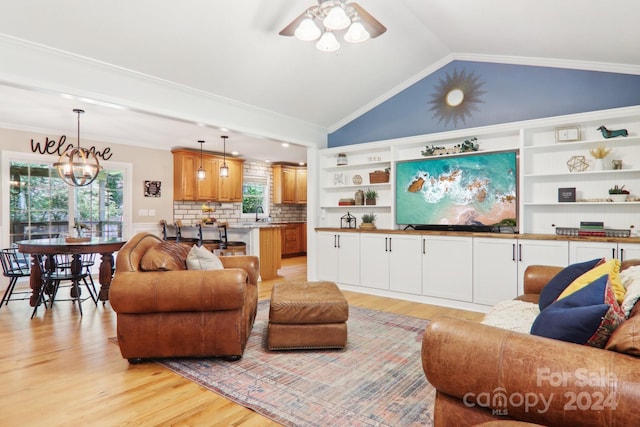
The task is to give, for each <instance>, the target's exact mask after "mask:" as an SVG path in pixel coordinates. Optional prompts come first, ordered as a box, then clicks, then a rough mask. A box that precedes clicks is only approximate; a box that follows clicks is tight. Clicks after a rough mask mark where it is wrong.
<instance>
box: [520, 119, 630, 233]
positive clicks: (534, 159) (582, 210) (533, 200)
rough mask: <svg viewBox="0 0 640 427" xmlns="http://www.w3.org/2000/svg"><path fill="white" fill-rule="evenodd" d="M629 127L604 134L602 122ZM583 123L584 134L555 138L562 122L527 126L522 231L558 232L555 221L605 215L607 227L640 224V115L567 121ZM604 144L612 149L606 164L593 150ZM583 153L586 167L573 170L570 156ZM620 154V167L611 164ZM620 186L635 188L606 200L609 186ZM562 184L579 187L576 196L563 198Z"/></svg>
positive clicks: (573, 223) (575, 223) (563, 223)
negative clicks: (620, 133) (621, 198)
mask: <svg viewBox="0 0 640 427" xmlns="http://www.w3.org/2000/svg"><path fill="white" fill-rule="evenodd" d="M603 124H604V125H605V126H606V127H607V128H609V129H623V128H624V129H628V130H629V136H628V137H617V138H609V139H606V138H604V137H603V136H602V134H601V132H600V131H599V130H598V127H600V126H601V125H603ZM564 126H570V127H576V128H578V129H580V136H581V140H579V141H572V142H556V129H557V128H561V127H563V125H560V126H541V127H534V128H527V129H524V130H523V138H522V158H521V169H522V170H521V173H522V180H521V183H522V186H521V189H520V190H521V191H520V195H521V201H522V203H521V212H520V219H521V225H522V228H521V232H523V233H542V234H554V233H555V228H556V227H572V228H577V227H579V226H580V221H603V222H604V224H605V227H607V228H615V229H632V230H635V228H636V227H638V226H640V223H639V222H638V219H639V217H638V210H639V208H640V198H639V197H640V115H638V114H635V115H627V116H624V117H611V116H608V117H607V116H606V115H605V116H604V117H603V118H595V119H590V120H588V121H582V122H580V121H578V122H572V123H566V124H565V125H564ZM597 147H606V148H608V149H609V150H610V153H609V155H608V156H607V157H606V158H605V159H604V161H603V166H604V168H603V169H597V168H596V166H597V165H596V163H597V160H596V159H594V158H593V157H592V156H591V154H590V150H592V149H595V148H597ZM575 156H582V157H584V162H585V164H586V169H585V170H582V171H580V170H576V169H574V170H570V168H569V165H568V161H569V160H570V159H571V158H572V157H575ZM614 159H616V160H622V169H613V166H612V160H614ZM614 185H619V186H622V185H624V186H625V188H627V189H629V190H630V191H631V194H630V197H629V199H630V200H629V201H626V202H613V201H610V200H608V196H609V188H611V187H613V186H614ZM560 188H575V191H576V202H559V201H558V191H559V189H560Z"/></svg>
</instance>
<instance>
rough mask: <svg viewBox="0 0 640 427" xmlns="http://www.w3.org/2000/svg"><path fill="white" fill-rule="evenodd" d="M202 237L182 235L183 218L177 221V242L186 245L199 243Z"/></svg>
mask: <svg viewBox="0 0 640 427" xmlns="http://www.w3.org/2000/svg"><path fill="white" fill-rule="evenodd" d="M199 242H200V239H199V238H197V237H182V220H180V219H179V220H177V221H176V243H181V244H183V245H185V246H189V247H191V246H193V245H197V244H198V243H199Z"/></svg>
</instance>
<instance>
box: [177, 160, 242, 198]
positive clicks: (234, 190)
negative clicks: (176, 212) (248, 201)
mask: <svg viewBox="0 0 640 427" xmlns="http://www.w3.org/2000/svg"><path fill="white" fill-rule="evenodd" d="M172 153H173V199H174V200H198V201H220V202H241V201H242V177H243V171H242V169H243V161H242V160H238V159H229V158H227V160H226V161H227V166H229V177H227V178H221V177H220V166H221V165H222V161H223V158H222V157H219V156H215V155H212V154H203V155H202V160H201V158H200V153H199V152H196V151H190V150H173V151H172ZM200 162H202V167H203V168H204V170H205V171H206V173H207V177H206V178H205V179H204V180H199V179H197V178H196V172H197V170H198V168H199V167H200Z"/></svg>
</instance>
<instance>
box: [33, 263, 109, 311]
mask: <svg viewBox="0 0 640 427" xmlns="http://www.w3.org/2000/svg"><path fill="white" fill-rule="evenodd" d="M75 262H79V263H80V266H75V265H74V263H75ZM75 271H77V272H75ZM87 276H89V277H90V272H89V268H88V267H85V266H84V265H83V260H82V256H80V257H78V258H77V260H75V259H74V258H73V256H72V255H70V254H57V255H52V256H48V257H47V260H46V261H45V263H44V264H43V265H42V286H41V287H40V296H39V298H38V299H39V300H40V301H42V302H44V304H45V307H46V297H47V296H48V297H49V307H53V303H54V302H55V301H56V297H57V295H58V291H59V290H60V288H61V287H63V288H70V297H69V298H65V299H58V301H73V302H74V303H75V302H77V303H78V311H80V315H81V316H82V314H83V313H82V302H83V301H85V300H87V299H89V298H91V299H92V300H93V302H94V304H96V305H98V293H97V291H96V288H95V285H94V284H93V281H92V280H87ZM64 282H69V284H68V285H63V283H64ZM80 284H83V285H84V287H85V288H86V289H87V291H88V293H89V296H88V297H86V298H82V290H81V287H80ZM37 310H38V305H36V306H35V307H34V309H33V313H32V314H31V318H33V317H34V316H35V315H36V312H37Z"/></svg>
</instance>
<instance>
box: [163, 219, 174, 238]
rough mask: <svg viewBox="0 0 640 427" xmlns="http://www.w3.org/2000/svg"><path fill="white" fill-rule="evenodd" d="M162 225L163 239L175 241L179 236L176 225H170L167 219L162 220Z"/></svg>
mask: <svg viewBox="0 0 640 427" xmlns="http://www.w3.org/2000/svg"><path fill="white" fill-rule="evenodd" d="M160 225H161V226H162V240H166V241H172V242H175V241H176V238H177V233H176V227H175V225H168V224H167V221H165V220H164V219H163V220H160Z"/></svg>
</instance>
